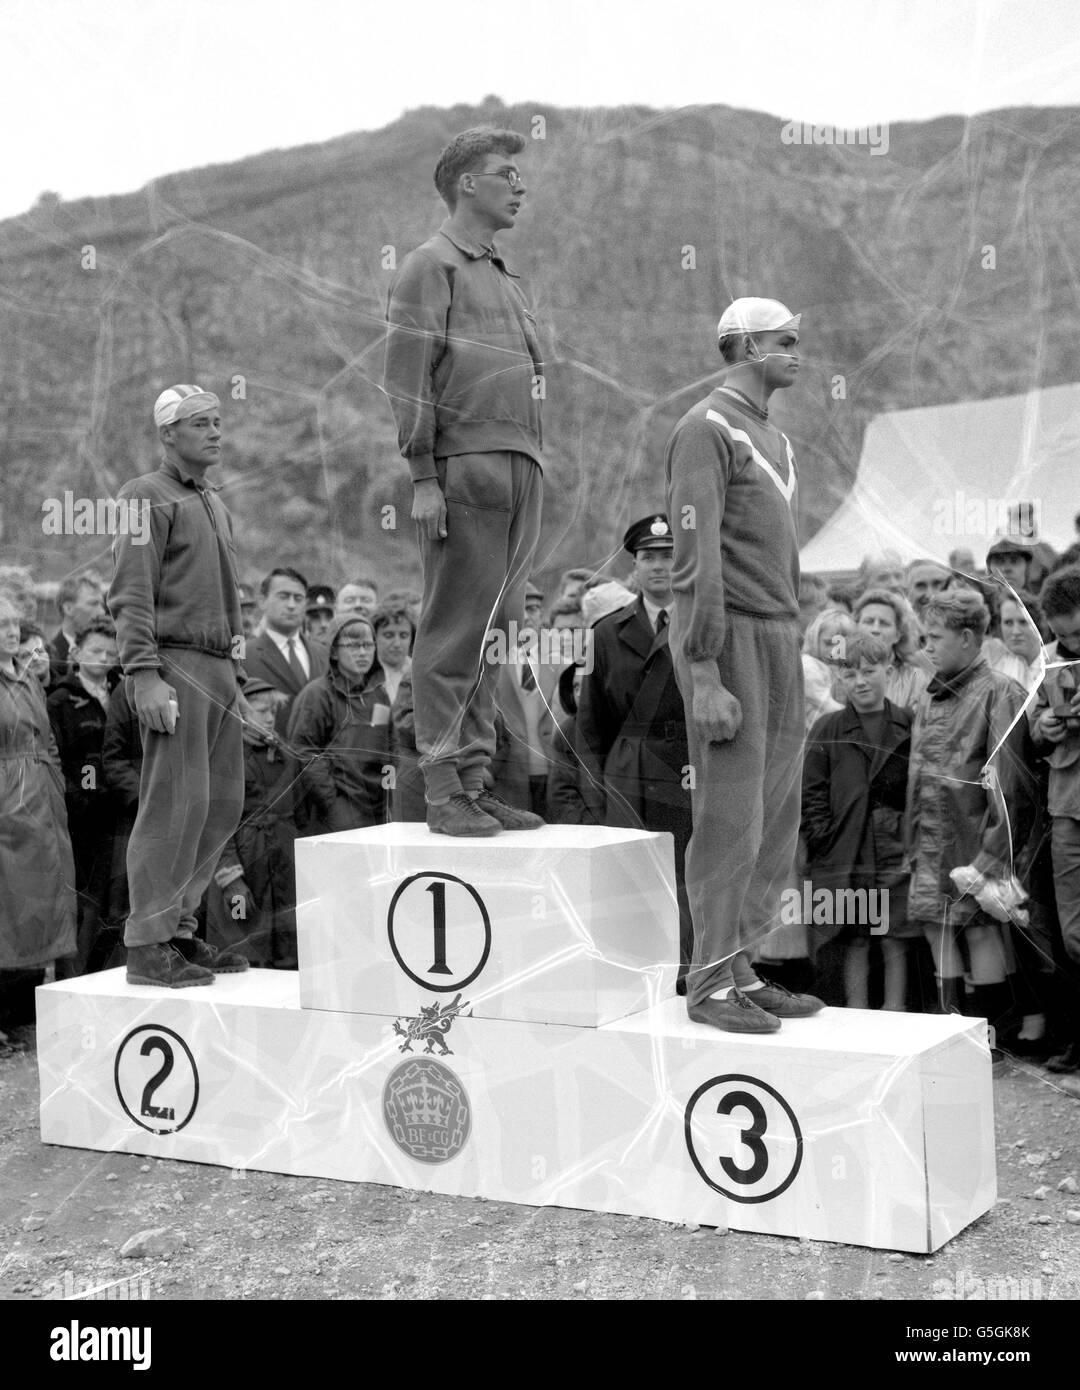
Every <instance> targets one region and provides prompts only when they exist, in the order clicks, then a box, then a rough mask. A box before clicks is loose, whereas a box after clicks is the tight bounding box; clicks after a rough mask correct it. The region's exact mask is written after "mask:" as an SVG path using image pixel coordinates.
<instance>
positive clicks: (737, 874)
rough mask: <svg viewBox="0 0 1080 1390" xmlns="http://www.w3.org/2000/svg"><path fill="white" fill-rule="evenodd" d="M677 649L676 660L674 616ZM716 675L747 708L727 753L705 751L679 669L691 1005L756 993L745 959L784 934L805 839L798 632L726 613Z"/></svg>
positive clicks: (778, 621) (715, 748)
mask: <svg viewBox="0 0 1080 1390" xmlns="http://www.w3.org/2000/svg"><path fill="white" fill-rule="evenodd" d="M671 646H672V651H673V653H675V652H678V636H677V633H676V631H675V617H674V615H673V617H672V636H671ZM717 665H718V667H719V670H720V679H721V680H722V681H723V683H724V686H725V687H726V689H728V690H729V691H730V692H731V693H732V694H733V695H734V696H735V697H736V699H737V700H738V701H739V703H740V705H741V706H742V725H741V727H740V729H739V732H738V733H737V734H736V735H735V737H734V738H733V739H731V740H729V741H728V742H726V743H703V742H702V741H701V739H700V737H699V735H698V733H697V730H696V728H695V726H694V721H693V717H692V711H693V687H692V685H691V679H690V670H689V667H688V666H687V665H686V664H685V663H684V662H683V661H682V659H681V657H679V658H678V659H677V660H676V665H675V674H676V677H677V679H678V682H679V689H680V690H681V691H682V696H683V701H684V703H685V705H686V729H687V738H688V743H689V750H690V766H691V768H692V769H693V778H694V780H693V784H692V787H691V793H690V795H691V804H692V807H693V818H694V829H693V834H692V835H691V837H690V844H689V846H688V847H687V851H686V890H687V894H688V896H689V899H690V910H691V914H692V916H693V921H694V955H693V961H692V963H691V967H690V973H689V975H688V977H687V989H686V1000H687V1003H688V1004H696V1003H700V1002H701V1000H703V999H705V998H706V997H707V996H708V995H710V994H712V993H713V992H714V991H715V990H718V989H724V988H727V987H729V986H730V985H732V984H735V985H746V984H749V983H752V981H753V979H754V972H753V970H752V968H751V966H750V962H749V956H748V955H746V954H740V953H748V952H750V951H751V950H752V949H753V948H754V946H755V945H756V944H757V943H758V942H760V941H761V939H762V938H763V937H764V936H765V935H767V933H768V932H770V931H771V930H772V929H773V928H774V927H775V926H777V925H778V923H779V913H780V895H781V892H782V891H783V889H784V887H785V886H786V884H787V883H788V881H789V876H790V874H791V873H792V870H793V866H794V864H795V855H796V849H797V846H798V838H799V820H800V814H801V802H802V757H803V740H804V718H805V716H804V712H803V679H802V660H801V657H800V653H799V631H798V624H797V623H796V621H795V620H794V619H789V618H760V617H752V616H750V615H748V614H745V613H737V612H732V611H731V610H728V613H727V638H726V641H725V643H724V649H723V651H722V652H721V654H720V657H719V659H718V661H717Z"/></svg>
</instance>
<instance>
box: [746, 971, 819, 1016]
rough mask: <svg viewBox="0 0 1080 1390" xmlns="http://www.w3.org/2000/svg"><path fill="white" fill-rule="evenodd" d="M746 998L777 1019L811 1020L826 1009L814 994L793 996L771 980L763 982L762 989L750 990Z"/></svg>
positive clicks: (789, 991) (788, 990)
mask: <svg viewBox="0 0 1080 1390" xmlns="http://www.w3.org/2000/svg"><path fill="white" fill-rule="evenodd" d="M746 997H747V999H749V1000H750V1001H751V1003H754V1004H756V1005H757V1007H758V1008H759V1009H764V1010H765V1012H766V1013H769V1014H774V1015H775V1016H776V1017H777V1018H809V1017H810V1015H811V1014H816V1013H820V1012H821V1010H822V1009H823V1008H824V1007H825V1005H824V1003H823V1002H822V1001H821V1000H820V999H818V998H816V996H814V995H813V994H792V992H791V990H790V989H785V988H784V986H783V985H774V984H773V982H772V981H771V980H765V981H763V982H762V987H761V989H752V990H750V992H749V993H748V994H747V996H746Z"/></svg>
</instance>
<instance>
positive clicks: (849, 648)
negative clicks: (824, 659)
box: [833, 631, 892, 670]
mask: <svg viewBox="0 0 1080 1390" xmlns="http://www.w3.org/2000/svg"><path fill="white" fill-rule="evenodd" d="M833 661H834V662H835V664H836V665H837V666H849V667H851V669H852V670H854V669H855V668H856V667H857V666H858V664H859V662H860V661H871V662H873V664H874V665H875V666H888V665H889V664H890V663H891V661H892V652H891V651H890V650H889V648H888V647H887V646H886V644H885V643H884V642H883V641H882V640H881V638H880V637H875V636H874V635H873V633H870V632H858V631H856V632H853V633H852V634H851V636H850V637H845V638H844V650H843V652H842V653H841V655H840V656H837V657H834V658H833Z"/></svg>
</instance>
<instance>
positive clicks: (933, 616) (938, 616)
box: [923, 589, 990, 642]
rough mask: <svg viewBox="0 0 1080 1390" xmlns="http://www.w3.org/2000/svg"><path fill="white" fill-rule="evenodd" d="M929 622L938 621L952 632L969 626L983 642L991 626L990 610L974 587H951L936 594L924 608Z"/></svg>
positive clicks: (925, 616) (924, 615)
mask: <svg viewBox="0 0 1080 1390" xmlns="http://www.w3.org/2000/svg"><path fill="white" fill-rule="evenodd" d="M923 617H924V619H925V621H926V622H927V623H934V622H938V623H941V625H942V626H943V627H945V628H947V629H948V630H949V631H950V632H963V631H964V629H965V628H968V629H969V630H970V631H971V632H974V633H975V635H976V637H978V639H979V641H980V642H981V641H982V639H983V638H984V637H985V636H986V630H987V628H988V627H989V626H990V610H989V609H988V608H987V606H986V604H985V603H984V602H983V598H982V595H981V594H978V593H976V592H975V590H974V589H950V590H949V591H948V592H946V593H940V594H935V595H934V597H933V598H932V599H931V600H930V602H929V603H928V604H927V605H926V607H925V608H924V609H923Z"/></svg>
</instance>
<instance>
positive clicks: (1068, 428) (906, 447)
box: [800, 384, 1080, 572]
mask: <svg viewBox="0 0 1080 1390" xmlns="http://www.w3.org/2000/svg"><path fill="white" fill-rule="evenodd" d="M1023 503H1029V504H1031V507H1030V511H1031V513H1032V514H1033V518H1034V521H1035V529H1036V531H1037V533H1038V539H1039V540H1043V541H1048V542H1049V543H1050V544H1051V545H1052V546H1053V547H1054V548H1055V549H1056V550H1059V551H1060V550H1063V549H1064V548H1065V547H1066V546H1067V545H1070V544H1071V543H1072V542H1073V541H1074V540H1075V539H1076V537H1075V534H1074V531H1073V517H1074V516H1075V515H1076V513H1077V512H1078V511H1080V384H1074V385H1070V386H1053V387H1050V388H1048V389H1046V390H1038V391H1029V392H1027V393H1026V394H1024V395H1020V396H998V397H996V398H994V399H992V400H985V401H962V402H960V403H959V404H956V405H940V406H929V407H926V408H923V409H919V410H894V411H890V412H888V413H886V414H884V415H877V416H875V417H874V419H873V420H871V422H870V424H869V426H868V427H867V431H866V437H865V439H864V440H863V450H862V455H861V457H860V459H859V471H858V473H857V475H856V478H855V485H854V487H853V488H852V490H851V492H850V493H849V494H848V496H847V497H846V498H845V499H844V501H843V502H842V503H841V505H840V507H839V508H838V510H837V511H836V512H834V513H833V515H832V516H831V517H830V518H829V520H828V521H827V522H826V523H825V525H824V526H823V527H822V529H821V530H820V531H819V532H818V534H817V535H816V536H815V537H814V538H813V540H811V541H809V542H808V543H807V544H806V545H805V546H804V547H803V550H802V554H801V556H800V560H801V564H802V568H803V570H804V571H806V572H814V571H821V572H829V571H837V570H852V569H855V568H856V567H857V566H858V564H859V561H860V560H861V559H862V557H863V555H865V554H867V553H869V552H871V551H880V550H886V549H888V550H896V551H899V553H900V555H901V557H902V558H903V559H904V560H905V561H907V560H913V559H916V558H918V557H920V556H926V557H929V558H932V559H935V560H942V561H944V560H946V559H947V557H948V555H949V552H950V551H951V550H956V549H960V548H966V549H968V550H970V551H972V552H973V553H974V556H975V560H976V563H977V564H979V565H981V564H982V563H983V561H984V559H985V556H986V550H987V547H988V546H989V544H990V540H991V538H992V537H993V535H994V533H995V532H996V531H998V530H1002V529H1005V528H1006V527H1008V529H1014V528H1015V525H1016V511H1015V509H1016V507H1017V505H1018V504H1023ZM1010 509H1012V510H1010ZM1010 522H1011V524H1010ZM1028 534H1030V533H1028Z"/></svg>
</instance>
